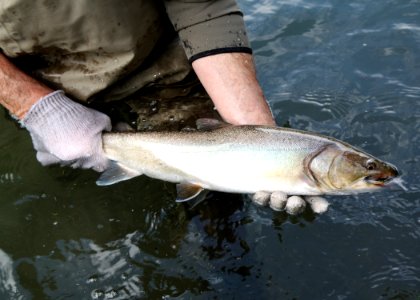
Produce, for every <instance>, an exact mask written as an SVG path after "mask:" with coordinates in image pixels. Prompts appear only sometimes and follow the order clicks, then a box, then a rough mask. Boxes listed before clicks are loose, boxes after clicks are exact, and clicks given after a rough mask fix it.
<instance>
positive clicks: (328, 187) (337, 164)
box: [308, 146, 399, 194]
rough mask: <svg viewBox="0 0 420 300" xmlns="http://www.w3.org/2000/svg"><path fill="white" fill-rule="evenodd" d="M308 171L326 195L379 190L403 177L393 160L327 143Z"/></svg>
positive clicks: (312, 161)
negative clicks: (390, 161)
mask: <svg viewBox="0 0 420 300" xmlns="http://www.w3.org/2000/svg"><path fill="white" fill-rule="evenodd" d="M308 170H310V175H311V176H312V178H313V179H314V181H315V182H316V183H317V185H318V186H319V187H320V188H321V189H322V190H323V191H324V192H325V193H326V194H351V193H357V192H366V191H373V190H376V189H379V188H381V187H383V186H384V185H386V184H387V183H388V182H390V181H392V180H393V179H394V178H396V177H398V176H399V173H398V170H397V168H396V167H395V166H393V165H392V164H390V163H387V162H384V161H381V160H380V159H378V158H375V157H373V156H371V155H369V154H367V153H364V152H362V151H358V150H357V149H353V148H349V147H337V146H327V147H325V148H323V149H322V150H321V151H319V152H318V153H317V154H316V155H315V156H314V157H312V159H311V161H310V163H309V166H308Z"/></svg>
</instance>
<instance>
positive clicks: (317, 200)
mask: <svg viewBox="0 0 420 300" xmlns="http://www.w3.org/2000/svg"><path fill="white" fill-rule="evenodd" d="M251 199H252V202H254V203H255V204H258V205H262V206H270V207H271V208H272V209H273V210H276V211H286V212H287V213H288V214H289V215H299V214H301V213H302V212H303V211H304V210H305V208H306V205H307V204H309V206H310V208H311V209H312V211H313V212H314V213H316V214H323V213H324V212H326V211H327V210H328V206H329V203H328V201H327V200H325V199H324V198H322V197H319V196H305V197H300V196H288V195H287V194H285V193H283V192H274V193H269V192H264V191H260V192H257V193H255V194H254V195H252V197H251Z"/></svg>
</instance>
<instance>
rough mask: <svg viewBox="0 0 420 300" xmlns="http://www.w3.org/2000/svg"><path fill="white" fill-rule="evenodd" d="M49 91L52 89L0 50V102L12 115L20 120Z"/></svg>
mask: <svg viewBox="0 0 420 300" xmlns="http://www.w3.org/2000/svg"><path fill="white" fill-rule="evenodd" d="M51 92H53V90H52V89H50V88H49V87H47V86H45V85H43V84H42V83H40V82H38V81H37V80H35V79H33V78H32V77H30V76H28V75H26V74H25V73H23V72H22V71H20V70H19V69H18V68H17V67H16V66H15V65H13V64H12V63H11V62H10V61H9V60H8V59H7V58H6V56H4V55H3V54H2V53H1V52H0V104H1V105H2V106H4V107H5V108H6V109H7V110H8V111H9V112H10V113H11V114H12V115H14V116H15V117H17V118H18V119H19V120H22V119H23V118H24V117H25V115H26V113H27V112H28V111H29V109H30V108H31V107H32V105H34V104H35V103H36V102H37V101H38V100H39V99H41V98H42V97H44V96H46V95H48V94H49V93H51ZM17 99H19V101H17Z"/></svg>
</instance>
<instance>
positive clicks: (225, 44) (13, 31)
mask: <svg viewBox="0 0 420 300" xmlns="http://www.w3.org/2000/svg"><path fill="white" fill-rule="evenodd" d="M171 22H172V23H171ZM174 29H175V30H174ZM175 31H177V32H178V34H179V35H178V36H179V38H180V40H179V41H178V40H177V35H176V33H175ZM0 48H1V50H2V51H3V53H4V54H5V55H7V56H8V57H11V58H14V59H13V61H14V62H15V63H16V64H18V65H19V66H21V67H22V68H24V69H25V70H26V71H28V72H29V73H30V74H32V75H33V76H35V77H36V78H38V79H40V80H42V81H44V82H46V83H48V84H49V85H50V86H52V87H53V88H56V89H63V90H65V91H66V93H68V94H69V95H70V96H72V97H73V98H75V99H78V100H82V101H91V100H94V99H95V98H100V99H105V100H116V99H123V98H125V97H127V96H129V95H131V94H133V93H135V92H136V91H138V90H140V89H142V88H144V87H150V86H151V85H156V84H158V85H159V84H160V85H165V84H172V83H176V82H179V81H182V80H184V79H185V78H186V77H187V75H188V74H189V73H190V72H191V67H190V64H189V61H188V59H190V60H191V59H194V57H200V56H202V55H209V54H212V51H216V52H215V53H217V52H235V51H242V52H248V51H250V49H249V47H248V41H247V38H246V35H245V30H244V24H243V20H242V15H241V13H240V11H239V9H238V7H237V6H236V3H235V2H234V1H231V0H220V1H188V0H184V1H153V0H127V1H123V2H122V1H117V0H74V1H61V2H59V3H58V2H56V1H42V2H41V1H28V0H10V1H2V3H1V4H0ZM26 62H30V63H26Z"/></svg>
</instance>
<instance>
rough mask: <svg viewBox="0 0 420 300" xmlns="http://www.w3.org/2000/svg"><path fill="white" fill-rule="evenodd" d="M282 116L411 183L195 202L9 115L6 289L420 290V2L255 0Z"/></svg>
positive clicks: (255, 19) (2, 284)
mask: <svg viewBox="0 0 420 300" xmlns="http://www.w3.org/2000/svg"><path fill="white" fill-rule="evenodd" d="M239 4H240V6H241V7H242V9H243V11H244V13H245V15H246V18H245V20H246V24H247V27H248V30H249V37H250V40H251V42H252V45H253V49H254V54H255V58H256V65H257V69H258V76H259V79H260V82H261V84H262V86H263V88H264V91H265V93H266V96H267V98H268V99H269V101H270V105H271V107H272V109H273V112H274V114H275V116H276V119H277V122H278V124H280V125H285V124H287V125H288V126H291V127H293V128H299V129H306V130H312V131H316V132H320V133H323V134H327V135H330V136H333V137H336V138H339V139H342V140H345V141H347V142H349V143H351V144H353V145H355V146H358V147H361V148H363V149H365V150H366V151H368V152H370V153H372V154H374V155H375V156H378V157H380V158H382V159H384V160H386V161H389V162H392V163H394V164H395V165H397V166H398V168H399V169H400V170H401V172H402V174H403V177H402V178H403V180H404V181H405V186H406V190H403V189H402V188H392V189H387V190H384V191H381V192H377V193H372V194H360V195H357V196H340V197H338V196H337V197H328V200H329V201H330V202H331V207H330V209H329V211H328V212H327V213H325V214H323V215H319V216H318V215H314V214H312V213H311V212H308V211H307V212H305V214H304V215H303V216H300V217H288V216H287V215H285V214H283V213H279V212H273V211H271V210H270V209H267V208H261V207H257V206H255V205H253V204H252V203H250V201H249V200H248V199H246V198H245V197H243V196H241V195H224V194H213V195H211V196H210V199H209V200H208V201H206V202H204V203H202V204H201V205H199V206H197V207H196V208H194V209H188V208H187V207H185V206H183V205H178V204H176V203H175V202H174V195H175V191H174V186H173V185H172V184H168V183H164V182H161V181H157V180H152V179H149V178H146V177H139V178H136V179H133V180H130V181H127V182H123V183H120V184H117V185H114V186H110V187H97V186H96V185H95V180H96V178H97V174H96V173H94V172H92V171H83V170H72V169H69V168H60V167H49V168H44V167H41V166H40V165H39V164H38V162H37V161H36V159H35V156H34V151H33V149H32V145H31V141H30V138H29V136H28V134H27V132H26V131H25V130H23V129H20V128H19V127H18V126H17V125H16V123H15V122H14V121H13V120H11V119H10V118H9V117H8V116H7V113H6V112H4V111H1V116H0V118H1V121H0V299H127V298H134V299H136V298H144V299H159V298H165V299H172V298H179V299H191V298H194V299H419V297H420V183H419V181H420V173H419V160H420V151H419V136H420V135H419V133H420V131H419V127H420V119H419V117H420V1H418V0H411V1H409V0H394V1H392V0H383V1H362V0H353V1H339V0H325V1H321V0H263V1H258V0H241V1H239Z"/></svg>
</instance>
